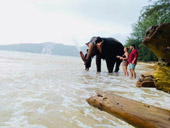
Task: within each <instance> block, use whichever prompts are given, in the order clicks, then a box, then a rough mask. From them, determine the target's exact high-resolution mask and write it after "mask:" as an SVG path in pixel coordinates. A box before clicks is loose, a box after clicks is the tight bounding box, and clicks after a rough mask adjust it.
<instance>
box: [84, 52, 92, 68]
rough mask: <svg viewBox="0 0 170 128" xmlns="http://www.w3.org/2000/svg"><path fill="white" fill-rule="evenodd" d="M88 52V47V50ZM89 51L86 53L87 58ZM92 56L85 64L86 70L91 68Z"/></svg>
mask: <svg viewBox="0 0 170 128" xmlns="http://www.w3.org/2000/svg"><path fill="white" fill-rule="evenodd" d="M86 51H87V53H88V49H87V50H86ZM87 53H86V54H85V58H86V57H87ZM91 60H92V59H91V58H90V59H89V60H88V61H87V62H86V63H85V64H84V65H85V70H86V71H89V68H90V67H91Z"/></svg>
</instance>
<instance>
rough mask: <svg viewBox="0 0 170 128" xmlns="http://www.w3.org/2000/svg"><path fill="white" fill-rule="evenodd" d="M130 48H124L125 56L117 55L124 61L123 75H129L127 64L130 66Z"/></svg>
mask: <svg viewBox="0 0 170 128" xmlns="http://www.w3.org/2000/svg"><path fill="white" fill-rule="evenodd" d="M128 50H129V49H128V48H124V52H125V53H124V54H123V56H117V58H119V59H121V60H122V61H123V62H122V67H123V75H124V76H129V73H128V71H127V66H128V58H129V53H128Z"/></svg>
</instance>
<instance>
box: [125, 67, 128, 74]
mask: <svg viewBox="0 0 170 128" xmlns="http://www.w3.org/2000/svg"><path fill="white" fill-rule="evenodd" d="M125 75H126V76H129V73H128V71H127V66H125Z"/></svg>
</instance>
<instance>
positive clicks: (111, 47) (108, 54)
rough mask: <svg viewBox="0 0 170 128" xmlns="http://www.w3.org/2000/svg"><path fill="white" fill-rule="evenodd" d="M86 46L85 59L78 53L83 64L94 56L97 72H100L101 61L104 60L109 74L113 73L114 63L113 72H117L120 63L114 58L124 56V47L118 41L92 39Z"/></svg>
mask: <svg viewBox="0 0 170 128" xmlns="http://www.w3.org/2000/svg"><path fill="white" fill-rule="evenodd" d="M86 45H87V46H88V48H89V50H88V53H87V57H86V58H85V57H84V55H83V53H82V52H80V56H81V58H82V60H83V61H84V62H87V61H88V60H89V59H90V58H91V57H92V58H93V57H94V56H96V67H97V72H101V59H104V60H106V65H107V69H108V72H109V73H112V72H113V68H114V65H115V63H116V68H115V72H118V71H119V66H120V64H121V62H122V61H121V60H120V59H119V58H116V56H122V55H123V54H124V47H123V45H122V44H121V43H120V42H119V41H117V40H116V39H114V38H101V37H92V38H91V40H90V41H89V42H88V43H86Z"/></svg>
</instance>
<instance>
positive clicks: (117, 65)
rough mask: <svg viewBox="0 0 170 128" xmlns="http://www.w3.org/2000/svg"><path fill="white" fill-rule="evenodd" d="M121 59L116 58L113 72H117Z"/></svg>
mask: <svg viewBox="0 0 170 128" xmlns="http://www.w3.org/2000/svg"><path fill="white" fill-rule="evenodd" d="M121 62H122V61H121V60H120V59H116V68H115V72H118V71H119V66H120V64H121Z"/></svg>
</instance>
